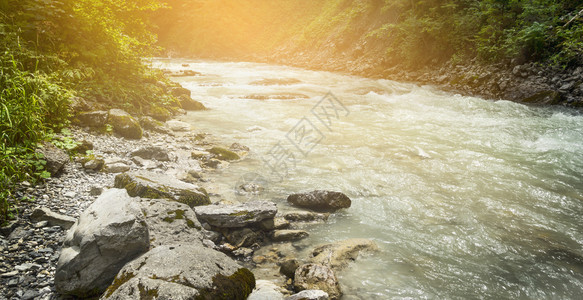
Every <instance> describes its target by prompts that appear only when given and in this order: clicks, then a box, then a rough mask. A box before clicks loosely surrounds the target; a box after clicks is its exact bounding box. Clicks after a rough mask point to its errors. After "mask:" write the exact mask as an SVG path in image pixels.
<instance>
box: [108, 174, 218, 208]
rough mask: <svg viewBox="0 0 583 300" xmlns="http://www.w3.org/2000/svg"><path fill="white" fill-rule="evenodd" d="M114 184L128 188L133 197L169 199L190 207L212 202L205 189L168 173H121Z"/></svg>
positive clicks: (117, 186)
mask: <svg viewBox="0 0 583 300" xmlns="http://www.w3.org/2000/svg"><path fill="white" fill-rule="evenodd" d="M114 186H115V187H116V188H123V189H126V190H127V191H128V194H129V195H130V196H132V197H142V198H151V199H168V200H173V201H177V202H180V203H184V204H186V205H188V206H190V207H195V206H199V205H208V204H210V203H211V201H210V199H209V196H208V193H207V192H206V190H205V189H203V188H201V187H198V186H196V185H194V184H189V183H185V182H182V181H180V180H178V179H176V178H174V177H171V176H168V175H164V174H157V173H152V172H148V171H135V172H129V173H123V174H119V175H117V176H116V177H115V181H114Z"/></svg>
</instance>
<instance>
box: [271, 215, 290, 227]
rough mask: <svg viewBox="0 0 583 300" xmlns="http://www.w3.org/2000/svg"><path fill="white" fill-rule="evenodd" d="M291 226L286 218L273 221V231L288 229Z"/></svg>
mask: <svg viewBox="0 0 583 300" xmlns="http://www.w3.org/2000/svg"><path fill="white" fill-rule="evenodd" d="M290 225H291V224H290V222H289V221H288V220H286V219H284V218H280V217H276V218H274V219H273V229H287V228H289V226H290Z"/></svg>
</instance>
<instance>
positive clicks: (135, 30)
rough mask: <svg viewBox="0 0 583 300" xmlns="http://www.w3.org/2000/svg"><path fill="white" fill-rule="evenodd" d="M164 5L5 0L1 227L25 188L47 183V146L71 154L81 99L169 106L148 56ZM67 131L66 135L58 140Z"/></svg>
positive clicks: (0, 22)
mask: <svg viewBox="0 0 583 300" xmlns="http://www.w3.org/2000/svg"><path fill="white" fill-rule="evenodd" d="M161 7H163V4H162V2H160V1H158V0H137V1H136V0H134V1H130V0H53V1H46V0H3V1H0V86H1V87H2V90H1V92H0V97H1V99H0V100H1V101H0V141H1V148H0V223H2V222H4V221H5V220H6V218H7V217H8V216H9V214H10V210H11V208H10V205H9V204H10V203H9V202H10V201H12V200H10V199H11V198H12V197H11V195H12V193H13V191H14V190H15V188H16V186H17V185H18V183H19V182H21V181H24V180H27V181H29V182H31V183H35V182H36V181H38V180H42V178H46V177H47V176H48V173H47V172H46V171H45V170H44V161H43V160H42V158H41V157H39V156H38V154H36V153H35V149H36V148H37V147H38V144H39V143H40V142H41V141H45V140H49V141H50V140H52V142H53V143H54V144H55V145H56V146H58V147H60V148H63V149H65V150H71V149H72V148H74V146H75V145H76V143H75V141H74V140H73V139H72V138H71V137H70V136H69V135H68V134H67V133H66V131H65V132H62V131H61V130H62V129H63V128H64V127H65V126H67V125H68V120H69V118H70V117H71V116H70V112H69V100H70V99H71V97H72V96H73V95H75V96H78V97H81V98H85V99H86V100H88V101H89V102H102V103H103V104H105V105H106V106H110V107H114V108H123V109H126V110H128V111H130V112H138V113H140V112H143V111H147V110H148V109H149V107H150V106H151V105H154V106H161V105H163V104H162V103H164V101H167V98H168V96H167V95H166V92H165V91H164V90H163V89H162V88H160V87H157V86H156V84H155V83H156V82H157V81H159V80H164V79H162V75H161V73H159V72H154V71H150V70H149V69H148V68H147V66H146V65H145V64H144V62H143V57H144V56H147V55H149V54H151V53H154V51H155V47H153V46H152V43H153V42H154V41H155V35H153V34H152V33H151V32H150V31H149V29H150V26H149V24H148V23H147V22H146V21H145V20H146V19H147V18H146V16H148V15H149V14H150V13H151V12H152V11H154V10H156V9H158V8H161ZM55 132H61V134H59V135H56V134H53V133H55Z"/></svg>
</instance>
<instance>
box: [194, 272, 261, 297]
mask: <svg viewBox="0 0 583 300" xmlns="http://www.w3.org/2000/svg"><path fill="white" fill-rule="evenodd" d="M254 288H255V276H254V275H253V273H251V271H249V270H248V269H246V268H241V269H239V270H237V272H235V273H233V275H231V276H225V275H222V274H218V275H215V277H213V287H211V288H206V289H202V290H199V292H200V294H199V295H198V296H197V297H196V300H214V299H234V300H245V299H247V296H249V294H251V292H252V291H253V289H254Z"/></svg>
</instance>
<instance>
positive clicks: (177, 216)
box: [136, 199, 203, 248]
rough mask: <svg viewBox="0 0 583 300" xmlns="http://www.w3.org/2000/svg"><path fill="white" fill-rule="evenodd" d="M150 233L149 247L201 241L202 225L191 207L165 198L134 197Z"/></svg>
mask: <svg viewBox="0 0 583 300" xmlns="http://www.w3.org/2000/svg"><path fill="white" fill-rule="evenodd" d="M136 201H138V203H139V204H140V206H141V207H142V212H143V213H144V215H145V218H146V224H147V225H148V231H149V233H150V248H154V247H157V246H160V245H168V244H174V243H194V242H202V239H203V236H202V234H201V233H200V230H201V228H202V226H201V225H200V222H199V221H198V220H197V219H196V215H195V214H194V211H192V209H191V208H190V207H189V206H188V205H186V204H184V203H179V202H175V201H168V200H165V199H136Z"/></svg>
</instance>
